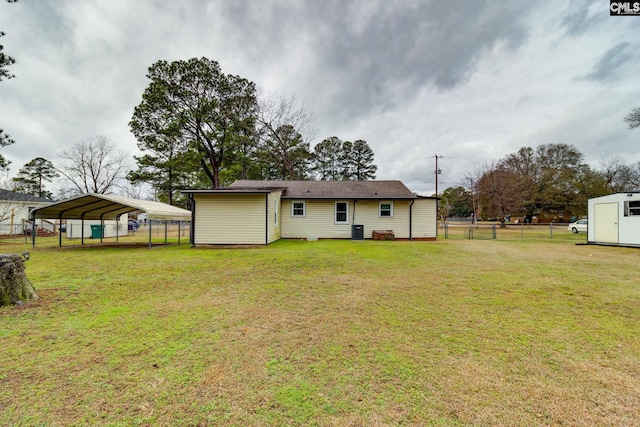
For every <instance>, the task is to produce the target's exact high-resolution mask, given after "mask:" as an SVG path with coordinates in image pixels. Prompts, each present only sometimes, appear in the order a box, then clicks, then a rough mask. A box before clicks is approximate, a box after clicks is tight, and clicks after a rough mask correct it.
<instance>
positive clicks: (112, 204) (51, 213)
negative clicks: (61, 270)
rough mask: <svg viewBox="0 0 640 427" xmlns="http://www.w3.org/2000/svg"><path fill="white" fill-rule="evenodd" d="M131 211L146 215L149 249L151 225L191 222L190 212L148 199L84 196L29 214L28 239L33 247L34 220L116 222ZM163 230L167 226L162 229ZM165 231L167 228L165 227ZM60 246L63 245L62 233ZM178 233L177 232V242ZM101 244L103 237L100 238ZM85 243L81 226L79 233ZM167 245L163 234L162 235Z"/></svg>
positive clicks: (56, 203) (34, 238)
mask: <svg viewBox="0 0 640 427" xmlns="http://www.w3.org/2000/svg"><path fill="white" fill-rule="evenodd" d="M133 211H142V212H144V213H146V214H147V221H148V223H149V247H151V224H152V220H156V221H165V222H166V221H191V211H188V210H186V209H182V208H178V207H175V206H171V205H168V204H166V203H161V202H153V201H149V200H140V199H127V198H124V197H118V196H112V195H106V194H95V193H90V194H84V195H81V196H77V197H73V198H70V199H66V200H62V201H60V202H54V203H51V204H49V205H47V206H43V207H41V208H37V209H34V210H32V211H31V214H30V215H31V224H32V225H31V227H32V229H31V239H32V244H33V246H35V244H36V230H35V229H36V222H35V220H36V219H58V220H63V219H79V220H82V221H83V224H84V220H85V219H86V220H100V221H101V222H102V221H104V220H118V219H119V218H120V216H121V215H123V214H127V213H129V212H133ZM165 227H166V226H165ZM165 229H166V228H165ZM59 234H60V241H59V245H60V246H62V233H59ZM179 239H180V234H179V233H178V243H179ZM100 241H101V242H102V238H101V239H100ZM82 244H84V227H83V232H82ZM165 244H166V233H165Z"/></svg>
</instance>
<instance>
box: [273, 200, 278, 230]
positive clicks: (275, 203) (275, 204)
mask: <svg viewBox="0 0 640 427" xmlns="http://www.w3.org/2000/svg"><path fill="white" fill-rule="evenodd" d="M273 223H274V224H275V225H278V201H277V200H274V201H273Z"/></svg>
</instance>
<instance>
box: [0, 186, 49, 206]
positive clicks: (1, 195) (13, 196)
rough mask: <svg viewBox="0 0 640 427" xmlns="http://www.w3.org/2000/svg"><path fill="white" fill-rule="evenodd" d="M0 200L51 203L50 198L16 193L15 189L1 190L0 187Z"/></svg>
mask: <svg viewBox="0 0 640 427" xmlns="http://www.w3.org/2000/svg"><path fill="white" fill-rule="evenodd" d="M0 200H2V201H5V202H6V201H10V202H40V203H51V202H52V200H51V199H47V198H46V197H38V196H32V195H31V194H22V193H16V192H15V191H9V190H3V189H1V188H0Z"/></svg>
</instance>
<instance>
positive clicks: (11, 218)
mask: <svg viewBox="0 0 640 427" xmlns="http://www.w3.org/2000/svg"><path fill="white" fill-rule="evenodd" d="M51 202H52V201H51V200H49V199H47V198H44V197H36V196H31V195H29V194H22V193H16V192H13V191H9V190H2V189H0V234H3V235H6V234H22V233H23V232H24V231H25V230H30V229H31V225H30V224H29V221H30V217H29V216H30V214H31V211H32V210H34V209H36V208H40V207H42V206H47V205H48V204H50V203H51ZM38 226H39V227H41V226H45V227H46V228H47V229H49V231H52V232H55V231H56V230H55V224H53V223H47V224H43V221H42V220H39V221H38Z"/></svg>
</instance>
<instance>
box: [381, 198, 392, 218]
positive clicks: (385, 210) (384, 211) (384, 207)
mask: <svg viewBox="0 0 640 427" xmlns="http://www.w3.org/2000/svg"><path fill="white" fill-rule="evenodd" d="M379 215H380V217H381V218H393V202H380V213H379Z"/></svg>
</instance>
